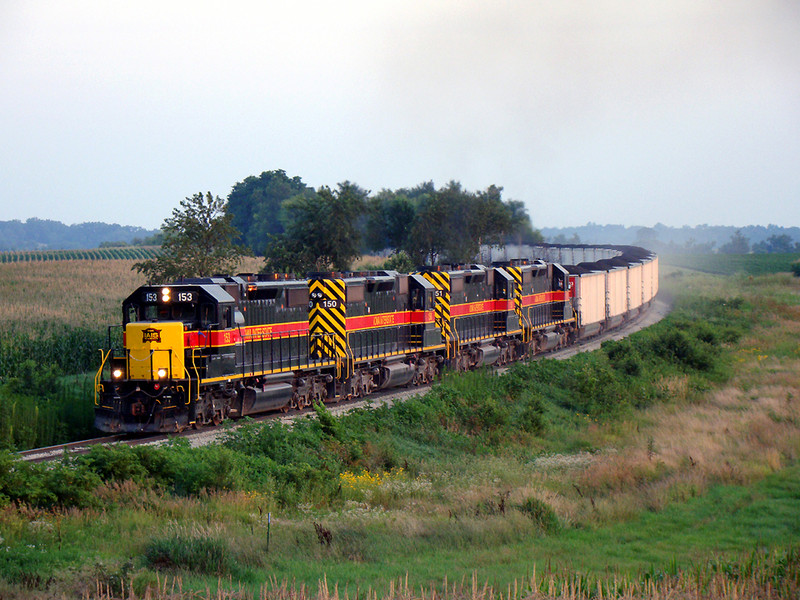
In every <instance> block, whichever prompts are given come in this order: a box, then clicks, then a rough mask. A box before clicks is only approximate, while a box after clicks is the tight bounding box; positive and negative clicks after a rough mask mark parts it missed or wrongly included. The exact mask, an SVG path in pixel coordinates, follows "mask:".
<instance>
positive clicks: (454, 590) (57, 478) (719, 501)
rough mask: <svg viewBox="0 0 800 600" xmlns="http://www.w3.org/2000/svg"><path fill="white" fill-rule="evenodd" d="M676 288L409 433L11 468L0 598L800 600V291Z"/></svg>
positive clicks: (329, 436) (468, 391)
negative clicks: (628, 329) (625, 322)
mask: <svg viewBox="0 0 800 600" xmlns="http://www.w3.org/2000/svg"><path fill="white" fill-rule="evenodd" d="M662 287H663V288H665V289H666V290H667V291H670V292H671V293H673V295H674V298H675V311H674V313H673V314H672V315H671V316H670V317H669V318H668V320H667V321H666V322H664V323H662V324H660V325H658V326H655V327H653V328H650V329H648V330H647V331H643V332H640V333H639V334H636V335H634V336H632V337H631V338H630V339H629V340H627V341H624V342H614V343H610V344H606V345H604V347H603V349H602V350H601V351H599V352H595V353H591V354H585V355H582V356H578V357H576V358H575V359H570V360H569V361H565V362H556V361H541V362H537V363H535V364H533V365H530V366H520V367H516V368H514V369H512V370H511V371H509V372H508V373H507V374H505V375H503V376H500V377H499V376H491V375H487V374H481V373H473V374H470V375H469V376H468V377H465V378H461V379H457V380H456V379H453V380H450V379H446V380H445V381H444V382H443V384H441V385H440V386H438V388H437V389H436V390H435V391H434V392H433V393H431V394H429V395H428V396H426V397H424V398H422V397H420V398H417V399H415V400H412V401H409V402H406V403H404V404H402V405H398V406H397V407H395V408H392V409H388V408H380V409H377V410H374V411H372V412H357V413H354V414H351V415H350V416H347V417H344V418H334V417H332V416H331V415H329V414H328V413H327V412H326V411H323V410H321V411H320V413H319V417H318V419H316V420H303V421H301V422H299V423H297V424H296V425H295V426H294V428H293V429H291V430H289V429H288V428H284V427H280V426H276V427H262V426H259V425H249V426H247V427H245V428H244V429H243V430H241V432H240V433H237V434H232V435H231V436H230V438H229V440H228V442H227V443H226V444H225V445H224V446H218V447H209V448H204V449H198V450H192V449H190V448H188V447H186V446H185V445H182V444H173V445H171V446H169V447H168V448H165V449H163V450H157V449H144V448H143V447H139V449H127V450H123V449H117V450H114V449H106V450H96V451H95V452H94V453H92V454H90V456H89V457H88V458H86V459H75V460H74V461H72V460H67V461H66V462H64V463H63V464H61V463H59V464H58V465H55V466H53V467H50V468H49V469H45V468H44V467H33V466H31V467H22V466H20V465H16V466H15V465H14V463H13V461H9V460H7V459H3V460H0V489H2V490H4V492H3V493H5V494H7V495H8V497H9V501H7V502H6V505H5V507H4V508H2V509H0V537H3V540H2V541H0V577H2V578H3V579H4V580H5V583H2V582H0V596H3V597H6V596H8V597H12V598H13V597H30V596H31V595H33V596H35V595H37V594H39V595H41V596H42V597H44V596H46V595H48V594H53V595H56V594H58V593H66V594H67V595H73V596H79V597H80V596H81V595H84V596H86V597H92V598H95V597H96V598H102V597H109V596H111V595H113V596H114V597H122V596H124V597H128V595H130V594H131V592H132V593H133V594H135V595H136V597H143V596H144V595H145V594H147V593H150V594H151V597H164V598H189V597H202V598H212V597H214V598H215V597H217V593H218V588H219V589H220V592H219V593H220V594H221V595H222V596H223V597H231V598H244V597H257V598H265V597H271V598H272V597H276V596H282V597H287V598H288V597H293V598H298V599H300V598H302V599H305V598H307V597H309V596H312V595H314V596H315V597H318V598H333V597H334V596H336V595H337V594H338V595H340V596H345V595H346V594H347V595H348V597H356V596H359V597H363V596H364V594H365V590H367V589H370V590H372V591H371V594H372V595H377V594H380V595H381V596H384V595H385V596H386V597H389V598H394V597H403V598H422V597H425V596H428V597H430V596H431V594H432V592H433V591H434V590H435V591H436V593H437V594H438V595H445V596H449V597H451V598H462V597H467V596H469V597H470V598H479V597H480V598H499V597H500V596H501V595H502V596H504V597H506V598H511V597H512V596H513V597H514V598H517V597H523V596H524V597H526V598H527V597H531V598H538V597H559V598H585V597H590V596H592V595H593V594H595V595H596V594H597V590H598V586H599V588H600V589H602V590H603V592H604V595H607V594H608V593H609V592H610V591H612V590H615V591H616V593H617V595H618V596H619V597H657V596H658V595H659V594H660V596H658V597H665V596H667V595H668V593H669V594H673V595H674V596H677V597H695V596H691V595H690V594H692V593H695V592H696V591H697V590H703V593H704V594H705V596H704V597H709V598H722V597H730V596H731V595H732V593H733V592H734V591H736V593H738V594H739V595H740V596H748V595H749V596H751V597H753V596H759V597H790V596H791V595H792V594H794V595H797V592H798V590H800V585H799V584H798V580H799V579H800V569H799V568H798V567H799V566H800V555H799V553H798V550H797V548H796V542H797V539H798V535H799V534H800V519H798V518H797V516H796V515H797V514H800V483H798V482H800V477H798V475H800V461H798V457H800V368H799V367H800V345H798V343H797V340H798V339H800V338H798V335H797V334H798V327H799V326H798V323H800V319H798V318H797V317H798V316H800V314H798V308H799V307H800V282H798V280H797V279H794V278H791V277H789V276H783V275H766V276H753V277H752V278H750V277H749V276H729V277H719V276H715V275H709V274H703V273H696V272H687V271H684V270H679V269H674V270H671V271H669V270H667V271H666V272H665V277H664V279H663V280H662ZM465 400H469V401H465ZM476 406H479V407H480V409H479V410H475V407H476ZM81 461H83V462H81ZM79 465H83V466H79ZM70 477H71V478H72V484H71V485H63V484H61V483H60V482H63V481H64V480H65V478H66V479H68V478H70ZM26 486H28V489H29V490H30V492H29V494H28V496H24V495H23V493H25V487H26ZM9 494H10V495H9ZM15 495H16V496H15ZM15 498H16V501H15V502H14V501H12V500H14V499H15ZM4 547H5V548H8V549H9V550H8V551H7V552H5V553H4V552H2V550H3V548H4ZM4 554H5V556H3V555H4ZM445 580H446V581H447V582H448V583H447V584H445V583H444V582H445ZM123 585H124V586H125V591H124V593H123V590H122V586H123ZM336 586H338V587H336ZM148 589H149V590H150V592H148V591H147V590H148ZM514 589H516V590H517V591H516V592H513V591H512V590H514ZM65 590H66V591H65ZM104 590H105V591H104ZM356 590H359V591H358V593H356ZM345 591H346V594H345ZM681 594H683V595H681ZM770 594H771V596H770Z"/></svg>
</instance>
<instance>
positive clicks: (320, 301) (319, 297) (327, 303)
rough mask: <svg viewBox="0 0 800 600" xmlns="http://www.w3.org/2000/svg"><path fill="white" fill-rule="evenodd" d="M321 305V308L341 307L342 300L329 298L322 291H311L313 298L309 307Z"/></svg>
mask: <svg viewBox="0 0 800 600" xmlns="http://www.w3.org/2000/svg"><path fill="white" fill-rule="evenodd" d="M314 306H319V307H321V308H339V307H341V302H340V301H339V300H337V299H335V298H327V297H326V296H325V294H323V293H322V292H311V300H310V301H309V303H308V307H309V308H313V307H314Z"/></svg>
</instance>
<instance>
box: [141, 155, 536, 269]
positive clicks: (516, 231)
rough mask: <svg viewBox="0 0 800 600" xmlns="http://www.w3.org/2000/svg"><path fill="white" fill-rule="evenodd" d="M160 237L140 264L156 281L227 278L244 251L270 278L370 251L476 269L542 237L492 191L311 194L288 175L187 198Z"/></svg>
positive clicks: (408, 264) (348, 261)
mask: <svg viewBox="0 0 800 600" xmlns="http://www.w3.org/2000/svg"><path fill="white" fill-rule="evenodd" d="M162 233H163V236H164V237H163V242H162V253H161V255H160V256H159V257H157V258H154V259H151V260H147V261H143V262H141V263H137V264H136V265H135V268H136V269H138V270H139V271H140V272H143V273H145V274H146V275H147V277H148V280H149V281H151V282H153V283H156V282H162V281H167V280H169V279H175V278H177V277H188V276H208V275H211V274H213V273H222V272H230V270H231V269H233V268H235V264H236V262H237V261H238V260H239V259H240V258H241V256H243V255H245V254H247V255H256V256H264V270H265V271H271V272H294V273H306V272H309V271H329V270H334V271H347V270H349V269H350V267H351V265H352V263H353V262H354V261H355V260H356V259H357V258H359V257H360V256H362V255H364V254H368V253H382V254H383V255H386V256H388V265H389V267H391V268H396V269H398V270H408V269H411V268H413V267H415V266H418V265H426V264H427V265H432V264H437V263H466V262H470V261H472V260H474V259H475V257H476V256H477V255H478V253H479V250H480V246H481V245H483V244H504V243H508V242H513V243H536V242H540V241H542V240H543V238H542V236H541V234H540V233H539V232H538V231H537V230H535V229H534V228H533V226H532V225H531V220H530V216H529V215H528V213H527V210H526V209H525V206H524V204H523V203H522V202H520V201H516V200H503V198H502V188H501V187H498V186H495V185H491V186H489V187H488V188H487V189H485V190H482V191H478V192H471V191H468V190H466V189H464V187H463V186H462V185H461V184H460V183H458V182H455V181H451V182H449V183H448V184H447V185H445V186H443V187H441V188H438V189H437V188H436V187H435V186H434V184H433V182H425V183H422V184H420V185H417V186H416V187H413V188H401V189H398V190H394V191H392V190H381V191H380V192H378V193H376V194H372V193H371V192H370V191H368V190H365V189H363V188H361V187H360V186H358V185H357V184H355V183H352V182H349V181H345V182H343V183H339V184H338V185H337V186H336V187H334V188H331V187H328V186H321V187H319V188H318V189H313V188H311V187H309V186H307V185H306V184H305V183H303V181H302V180H301V179H300V178H299V177H296V176H295V177H289V176H288V175H287V174H286V172H285V171H283V170H275V171H265V172H263V173H261V175H259V176H257V177H256V176H252V177H248V178H246V179H245V180H243V181H241V182H239V183H237V184H236V185H234V186H233V189H232V190H231V193H230V194H229V195H228V198H227V200H223V199H221V198H219V197H218V196H217V197H214V196H212V195H211V193H210V192H209V193H206V194H200V193H198V194H195V195H194V196H192V197H188V198H186V199H185V200H183V201H181V203H180V206H179V207H178V208H175V209H174V210H173V213H172V216H171V217H169V218H167V219H166V220H165V221H164V224H163V226H162ZM389 267H387V268H389Z"/></svg>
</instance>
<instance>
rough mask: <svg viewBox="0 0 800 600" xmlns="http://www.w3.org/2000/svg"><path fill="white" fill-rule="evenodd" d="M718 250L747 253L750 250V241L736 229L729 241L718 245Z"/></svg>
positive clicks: (730, 252)
mask: <svg viewBox="0 0 800 600" xmlns="http://www.w3.org/2000/svg"><path fill="white" fill-rule="evenodd" d="M719 251H720V252H721V253H722V254H747V253H748V252H750V241H749V240H748V239H747V238H746V237H745V236H744V235H743V234H742V231H741V230H740V229H737V230H736V233H734V234H733V235H732V236H731V239H730V241H729V242H727V243H725V244H722V246H720V247H719Z"/></svg>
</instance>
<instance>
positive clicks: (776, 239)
mask: <svg viewBox="0 0 800 600" xmlns="http://www.w3.org/2000/svg"><path fill="white" fill-rule="evenodd" d="M795 248H796V246H795V244H794V242H793V241H792V238H791V237H789V236H788V235H786V234H785V233H784V234H782V235H771V236H769V237H768V238H767V239H766V240H764V241H763V242H759V243H757V244H753V252H755V253H756V254H787V253H789V252H794V251H795Z"/></svg>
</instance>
